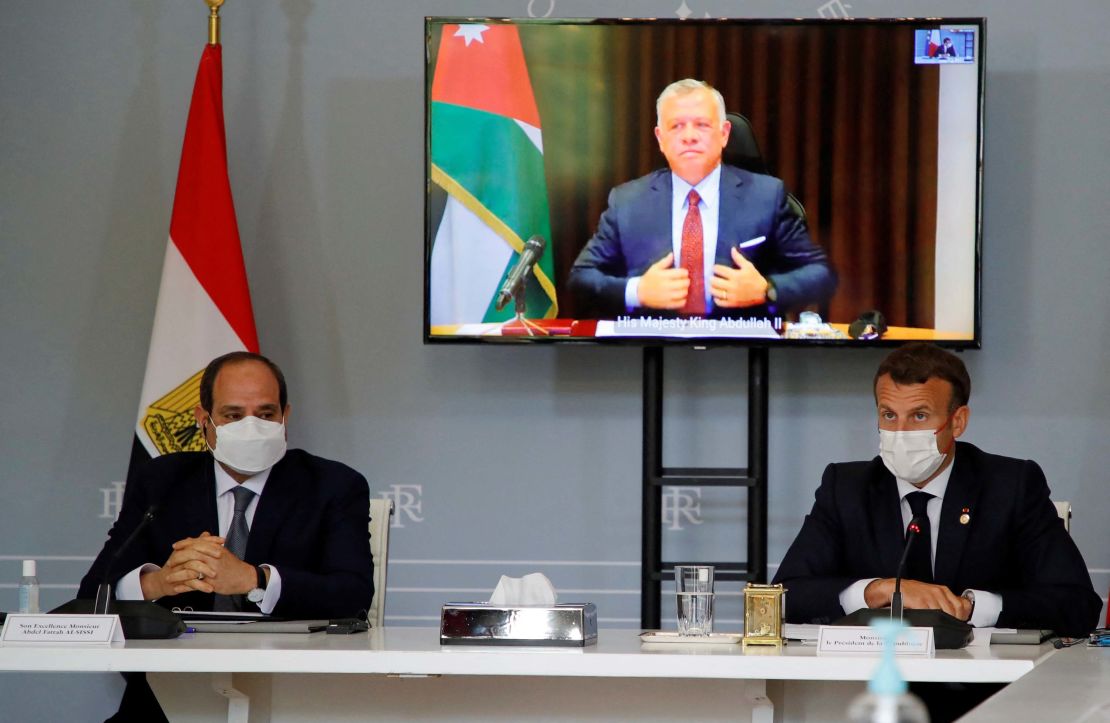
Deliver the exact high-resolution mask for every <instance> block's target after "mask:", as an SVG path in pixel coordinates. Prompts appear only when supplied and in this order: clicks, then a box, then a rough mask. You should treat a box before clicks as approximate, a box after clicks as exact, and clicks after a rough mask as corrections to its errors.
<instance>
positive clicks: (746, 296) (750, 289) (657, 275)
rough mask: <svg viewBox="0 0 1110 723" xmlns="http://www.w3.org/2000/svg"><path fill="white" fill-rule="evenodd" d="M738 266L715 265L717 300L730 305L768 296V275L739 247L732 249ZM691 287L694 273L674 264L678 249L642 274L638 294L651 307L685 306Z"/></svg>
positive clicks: (747, 303)
mask: <svg viewBox="0 0 1110 723" xmlns="http://www.w3.org/2000/svg"><path fill="white" fill-rule="evenodd" d="M730 250H731V252H732V261H733V263H734V264H736V268H730V267H728V266H725V265H724V264H715V265H714V266H713V278H712V279H710V281H709V288H710V291H712V293H713V302H714V303H715V304H716V305H717V306H719V307H721V308H726V309H734V308H741V307H746V306H756V305H758V304H762V303H764V302H765V301H766V300H767V279H766V278H764V276H763V275H762V274H761V273H759V270H758V269H757V268H756V267H755V265H754V264H753V263H752V262H751V261H748V260H747V259H746V258H744V256H743V254H741V253H740V252H739V251H737V250H736V249H730ZM689 291H690V273H689V271H687V270H686V269H684V268H675V267H674V253H669V254H667V255H666V256H664V257H663V258H661V259H659V260H658V261H656V262H655V263H654V264H652V265H651V266H650V267H648V270H647V271H645V272H644V275H643V276H641V277H640V284H639V286H638V287H637V291H636V293H637V297H638V298H639V301H640V305H641V306H644V307H647V308H649V309H672V310H673V309H681V308H682V307H683V306H685V305H686V296H687V294H688V293H689Z"/></svg>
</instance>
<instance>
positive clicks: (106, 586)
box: [93, 504, 158, 615]
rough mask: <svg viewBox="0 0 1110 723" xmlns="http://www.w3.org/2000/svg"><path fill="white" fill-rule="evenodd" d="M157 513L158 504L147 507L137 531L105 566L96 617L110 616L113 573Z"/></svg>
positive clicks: (94, 604)
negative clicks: (125, 552) (122, 557)
mask: <svg viewBox="0 0 1110 723" xmlns="http://www.w3.org/2000/svg"><path fill="white" fill-rule="evenodd" d="M157 511H158V505H156V504H153V505H151V506H150V507H147V508H146V513H144V514H143V518H142V519H141V520H139V524H138V525H136V526H135V529H134V530H132V531H131V534H130V535H128V536H127V539H126V540H124V541H123V544H122V545H120V546H119V547H118V548H116V551H115V552H114V553H112V557H110V558H109V559H108V564H107V565H105V566H104V576H103V577H102V578H101V580H100V585H98V586H97V588H96V601H95V602H94V603H93V614H94V615H107V614H108V603H109V601H110V600H111V599H112V584H111V582H109V581H110V580H111V579H112V572H114V571H115V567H116V563H117V562H119V559H120V557H121V556H122V555H123V553H124V551H125V550H127V548H129V547H131V543H133V542H134V541H135V538H136V537H138V536H139V533H140V532H142V531H143V530H145V529H146V526H147V525H149V524H150V521H151V520H153V519H154V514H155V513H156V512H157Z"/></svg>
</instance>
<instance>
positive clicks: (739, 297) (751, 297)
mask: <svg viewBox="0 0 1110 723" xmlns="http://www.w3.org/2000/svg"><path fill="white" fill-rule="evenodd" d="M730 251H731V252H732V262H733V263H734V264H736V268H734V269H732V268H729V267H728V266H724V265H723V264H715V265H714V266H713V278H712V279H710V280H709V289H710V291H712V293H713V303H715V304H716V305H717V306H719V307H721V308H724V309H735V308H739V307H744V306H758V305H759V304H762V303H765V302H766V301H767V287H768V284H767V279H766V278H764V276H763V274H761V273H759V269H757V268H756V267H755V264H753V263H752V262H751V261H748V260H747V259H746V258H744V255H743V254H741V253H740V252H739V251H737V250H736V249H735V248H733V249H730Z"/></svg>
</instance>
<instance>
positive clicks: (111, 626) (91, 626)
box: [0, 615, 123, 645]
mask: <svg viewBox="0 0 1110 723" xmlns="http://www.w3.org/2000/svg"><path fill="white" fill-rule="evenodd" d="M122 642H123V625H122V624H121V623H120V620H119V615H9V616H8V619H7V621H6V622H5V623H4V632H3V634H0V644H3V645H7V644H9V643H18V644H20V645H26V644H28V643H33V644H39V643H44V644H51V643H52V644H54V645H57V644H62V645H110V644H112V643H122Z"/></svg>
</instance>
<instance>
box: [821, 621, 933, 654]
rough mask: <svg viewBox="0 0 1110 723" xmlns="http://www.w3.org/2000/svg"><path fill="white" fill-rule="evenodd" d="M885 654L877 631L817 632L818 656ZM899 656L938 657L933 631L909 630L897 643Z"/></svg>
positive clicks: (841, 628)
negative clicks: (828, 654) (829, 654)
mask: <svg viewBox="0 0 1110 723" xmlns="http://www.w3.org/2000/svg"><path fill="white" fill-rule="evenodd" d="M882 652H883V636H882V635H880V634H879V633H878V631H876V630H875V629H874V628H870V627H865V626H852V625H822V626H821V628H820V630H818V631H817V654H818V655H820V654H822V653H835V654H837V655H844V654H846V653H847V654H861V655H879V654H880V653H882ZM894 654H895V655H924V656H928V657H932V656H933V655H935V654H936V647H935V644H934V642H933V629H932V628H906V629H905V630H903V631H901V632H900V633H899V635H898V640H897V642H895V643H894Z"/></svg>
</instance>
